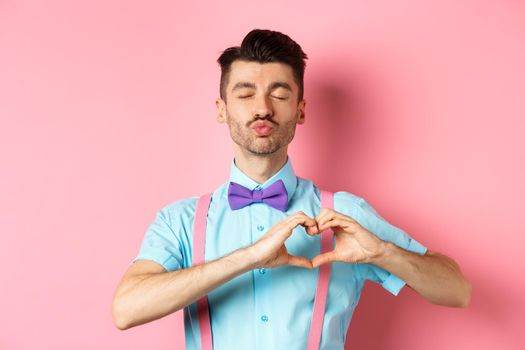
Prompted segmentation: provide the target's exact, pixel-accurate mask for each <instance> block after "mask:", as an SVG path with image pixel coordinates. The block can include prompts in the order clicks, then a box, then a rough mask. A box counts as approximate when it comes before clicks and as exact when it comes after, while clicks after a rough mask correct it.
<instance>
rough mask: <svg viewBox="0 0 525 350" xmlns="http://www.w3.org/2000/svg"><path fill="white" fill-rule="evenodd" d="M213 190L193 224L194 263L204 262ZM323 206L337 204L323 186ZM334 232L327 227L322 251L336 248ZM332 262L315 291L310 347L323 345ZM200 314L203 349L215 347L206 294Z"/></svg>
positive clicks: (200, 203)
mask: <svg viewBox="0 0 525 350" xmlns="http://www.w3.org/2000/svg"><path fill="white" fill-rule="evenodd" d="M211 195H212V194H211V193H208V194H205V195H203V196H201V197H200V198H199V201H198V202H197V208H196V210H195V219H194V224H193V227H194V229H193V266H195V265H198V264H203V263H204V245H205V240H206V217H207V214H208V208H209V206H210V201H211ZM321 207H322V208H333V207H334V194H333V193H331V192H327V191H322V190H321ZM333 237H334V232H333V231H332V230H331V229H327V230H325V231H323V233H322V235H321V253H326V252H328V251H330V250H332V249H333V242H334V240H333ZM331 267H332V264H331V263H329V264H323V265H321V266H320V267H319V278H318V282H317V290H316V292H315V299H314V310H313V316H312V323H311V325H310V334H309V336H308V347H307V350H315V349H319V346H320V344H321V343H320V342H321V333H322V331H323V319H324V312H325V309H326V297H327V295H328V283H329V281H330V269H331ZM197 317H198V319H199V329H200V333H201V344H202V349H203V350H212V349H213V340H212V334H211V323H210V313H209V309H208V297H207V296H203V297H202V298H200V299H199V300H197Z"/></svg>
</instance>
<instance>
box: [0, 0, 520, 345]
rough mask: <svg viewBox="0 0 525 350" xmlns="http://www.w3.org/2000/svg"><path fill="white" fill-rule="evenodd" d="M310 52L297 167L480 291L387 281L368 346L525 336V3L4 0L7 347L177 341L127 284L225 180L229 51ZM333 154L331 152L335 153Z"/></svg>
mask: <svg viewBox="0 0 525 350" xmlns="http://www.w3.org/2000/svg"><path fill="white" fill-rule="evenodd" d="M254 27H261V28H270V29H275V30H280V31H283V32H285V33H287V34H289V35H290V36H291V37H292V38H294V39H295V40H297V41H298V42H299V43H300V44H301V45H302V47H303V49H304V50H305V51H306V52H307V54H308V55H309V57H310V59H309V60H308V62H307V70H306V77H305V83H306V85H305V94H306V99H307V101H308V103H307V109H306V111H307V122H306V124H304V125H302V126H299V127H298V130H297V135H296V139H295V141H294V143H293V144H292V146H291V148H290V155H291V157H292V161H293V164H294V167H295V169H296V172H297V173H298V174H299V175H300V176H303V177H307V178H310V179H312V180H313V181H314V182H315V183H317V184H318V185H319V186H321V187H324V188H327V189H329V190H332V191H336V190H346V191H350V192H353V193H355V194H357V195H360V196H363V197H364V198H366V199H367V200H368V201H369V202H370V203H371V204H372V205H373V206H374V207H375V208H376V209H377V210H378V211H379V213H380V214H381V215H382V216H384V217H385V218H386V219H387V220H388V221H390V222H391V223H392V224H394V225H396V226H398V227H400V228H402V229H404V230H405V231H407V232H408V233H409V234H410V235H412V236H413V237H414V238H416V239H417V240H419V241H420V242H422V243H423V244H425V245H426V246H428V247H429V248H430V249H432V250H436V251H440V252H443V253H445V254H447V255H449V256H451V257H452V258H454V259H455V260H456V261H457V262H458V263H459V264H460V265H461V267H462V269H463V272H464V273H465V275H466V276H467V278H468V279H469V280H470V281H471V282H472V284H473V294H472V303H471V305H470V307H468V308H467V309H453V308H447V307H439V306H434V305H431V304H429V303H428V302H426V301H425V300H424V299H423V298H421V297H420V296H419V295H417V294H416V293H415V292H414V291H412V290H410V289H409V288H405V289H404V290H403V291H402V292H401V294H400V295H399V296H398V297H397V298H396V297H393V296H391V295H390V294H389V293H388V292H386V291H384V290H383V289H382V288H381V287H380V286H377V285H375V284H372V283H368V284H367V285H366V286H365V289H364V291H363V296H362V299H361V302H360V304H359V307H358V308H357V311H356V313H355V315H354V319H353V321H352V325H351V327H350V330H349V332H348V341H347V348H350V349H401V348H403V349H422V348H425V349H496V348H497V349H518V348H520V349H521V348H522V346H523V345H520V343H521V344H522V340H521V339H522V337H521V334H522V327H523V324H525V316H524V312H525V310H524V303H523V292H524V291H525V282H524V277H523V267H524V266H523V265H524V263H523V258H522V253H523V243H524V238H523V235H524V233H525V232H524V229H523V227H524V226H523V223H522V219H523V217H524V214H523V209H525V205H524V197H525V186H524V184H523V179H524V178H525V141H524V135H525V122H524V119H525V113H524V112H525V64H524V62H525V39H524V38H525V5H524V3H523V2H520V1H510V0H508V1H395V2H394V1H337V2H329V1H323V2H322V6H321V5H319V4H318V2H315V5H314V2H312V4H305V2H304V1H286V2H285V1H280V2H277V1H265V2H260V1H255V2H254V1H236V2H224V1H222V2H220V4H219V3H215V2H209V3H207V4H201V3H197V2H195V3H190V2H189V1H188V2H185V3H184V4H183V3H181V2H174V1H154V2H148V6H147V7H146V5H145V3H144V2H138V1H125V0H122V1H89V2H88V1H86V2H84V4H82V3H80V2H74V3H73V2H71V1H65V0H64V1H56V0H55V1H33V2H32V3H30V2H28V1H15V0H4V1H0V118H1V119H0V122H1V124H0V161H1V163H0V165H1V168H0V233H1V238H2V252H1V254H0V264H1V266H2V282H1V285H2V286H1V288H0V310H1V312H0V326H1V330H0V349H37V348H38V349H71V348H75V349H96V348H103V349H127V350H132V349H151V348H155V349H157V350H161V349H176V348H182V347H183V344H184V333H183V328H182V327H183V325H182V313H181V312H177V313H175V314H173V315H170V316H168V317H165V318H163V319H160V320H158V321H156V322H152V323H149V324H146V325H143V326H140V327H136V328H132V329H130V330H127V331H124V332H123V331H119V330H117V329H116V328H115V326H114V325H113V324H112V318H111V300H112V297H113V293H114V290H115V287H116V285H117V283H118V282H119V280H120V278H121V276H122V274H123V273H124V271H125V270H126V268H127V267H128V265H129V264H130V262H131V260H132V259H133V258H134V257H135V255H136V254H137V252H138V248H139V245H140V242H141V241H142V238H143V235H144V232H145V230H146V228H147V226H148V225H149V224H150V223H151V222H152V221H153V219H154V216H155V213H156V211H157V210H158V209H160V208H161V207H163V206H164V205H166V204H168V203H170V202H172V201H174V200H177V199H181V198H185V197H188V196H193V195H198V194H201V193H204V192H205V191H208V190H213V189H215V188H216V187H217V186H219V185H220V184H221V183H223V182H224V181H226V180H227V177H228V175H229V166H230V162H231V158H232V155H233V153H232V148H231V140H230V138H229V134H228V132H227V129H226V128H225V126H224V125H220V124H218V123H216V121H215V115H216V112H215V106H214V99H215V98H216V97H217V95H218V79H219V68H218V66H217V64H216V62H215V60H216V58H217V57H218V55H219V53H220V52H221V50H223V49H224V48H226V47H228V46H231V45H237V44H239V43H240V41H241V39H242V37H243V36H244V35H245V34H246V33H247V32H248V31H249V30H250V29H252V28H254ZM327 169H328V171H327Z"/></svg>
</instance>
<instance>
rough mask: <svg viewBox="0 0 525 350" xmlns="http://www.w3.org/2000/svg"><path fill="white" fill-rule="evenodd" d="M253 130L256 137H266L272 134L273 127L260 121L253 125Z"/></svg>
mask: <svg viewBox="0 0 525 350" xmlns="http://www.w3.org/2000/svg"><path fill="white" fill-rule="evenodd" d="M251 129H252V130H253V132H254V133H255V135H257V136H261V137H264V136H268V135H270V134H271V133H272V131H273V125H272V123H270V122H268V121H265V120H258V121H256V122H254V123H253V124H252V126H251Z"/></svg>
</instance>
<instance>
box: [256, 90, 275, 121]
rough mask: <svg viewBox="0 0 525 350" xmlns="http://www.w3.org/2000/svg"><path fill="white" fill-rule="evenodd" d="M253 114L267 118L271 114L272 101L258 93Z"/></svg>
mask: <svg viewBox="0 0 525 350" xmlns="http://www.w3.org/2000/svg"><path fill="white" fill-rule="evenodd" d="M253 116H254V117H256V118H268V117H271V116H273V108H272V102H271V101H270V99H269V97H268V96H266V95H259V96H258V97H257V98H256V99H255V105H254V107H253Z"/></svg>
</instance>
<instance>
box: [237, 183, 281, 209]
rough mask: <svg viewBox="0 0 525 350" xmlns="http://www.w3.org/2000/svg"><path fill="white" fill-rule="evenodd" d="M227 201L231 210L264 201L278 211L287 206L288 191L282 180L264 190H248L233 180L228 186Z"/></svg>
mask: <svg viewBox="0 0 525 350" xmlns="http://www.w3.org/2000/svg"><path fill="white" fill-rule="evenodd" d="M228 202H229V203H230V208H232V210H236V209H241V208H244V207H245V206H247V205H250V204H252V203H266V204H268V205H269V206H271V207H273V208H275V209H278V210H280V211H286V209H287V208H288V192H286V187H285V186H284V182H283V180H277V181H275V182H274V183H273V184H271V185H270V186H268V187H267V188H265V189H264V190H253V191H252V190H250V189H249V188H246V187H244V186H242V185H239V184H238V183H235V182H230V186H229V187H228Z"/></svg>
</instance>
